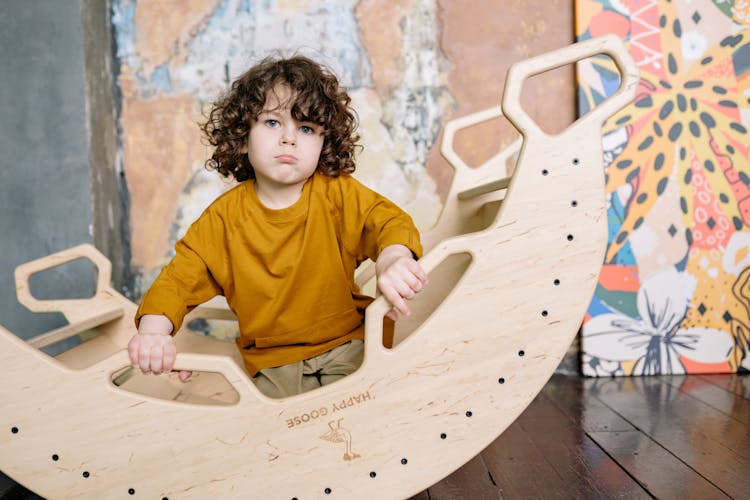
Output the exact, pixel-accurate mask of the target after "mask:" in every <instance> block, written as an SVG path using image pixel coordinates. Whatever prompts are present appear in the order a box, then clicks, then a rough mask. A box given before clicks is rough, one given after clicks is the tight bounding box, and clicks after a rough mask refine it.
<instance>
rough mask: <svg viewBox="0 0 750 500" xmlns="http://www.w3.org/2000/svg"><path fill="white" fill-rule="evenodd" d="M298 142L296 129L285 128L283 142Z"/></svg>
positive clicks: (282, 135)
mask: <svg viewBox="0 0 750 500" xmlns="http://www.w3.org/2000/svg"><path fill="white" fill-rule="evenodd" d="M296 142H297V136H296V135H295V133H294V129H289V128H285V129H284V131H283V132H282V133H281V143H282V144H291V145H294V144H296Z"/></svg>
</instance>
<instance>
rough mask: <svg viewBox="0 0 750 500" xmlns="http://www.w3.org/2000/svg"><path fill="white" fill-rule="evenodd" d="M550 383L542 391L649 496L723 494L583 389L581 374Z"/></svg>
mask: <svg viewBox="0 0 750 500" xmlns="http://www.w3.org/2000/svg"><path fill="white" fill-rule="evenodd" d="M551 382H552V383H550V384H547V386H545V388H544V389H543V391H542V392H543V394H544V395H545V396H546V397H548V398H550V400H552V402H553V403H555V405H556V406H557V407H558V408H559V409H560V410H561V411H562V412H563V413H565V414H566V415H567V416H568V418H569V419H571V421H572V422H579V423H580V424H581V426H582V427H583V429H584V430H585V431H586V432H587V434H588V435H589V436H590V437H591V438H592V439H593V440H594V441H595V442H596V443H597V444H598V445H599V446H600V447H601V448H602V450H604V451H605V452H606V453H607V455H609V456H610V457H612V458H613V459H614V460H615V461H617V463H618V464H619V465H620V467H622V468H624V469H625V470H626V471H627V472H628V473H629V474H630V475H631V476H632V477H633V478H634V479H635V480H636V481H638V483H639V484H641V485H643V486H644V487H645V488H646V490H648V492H649V493H651V494H652V495H655V496H656V497H657V498H666V497H671V496H680V495H677V494H676V493H677V492H680V491H692V492H694V493H696V495H695V496H696V497H697V498H721V497H724V496H725V495H724V494H723V493H722V492H721V491H720V490H718V489H717V488H716V487H715V486H713V485H712V484H711V483H710V482H708V481H707V480H706V479H705V478H703V476H701V475H700V474H698V473H697V472H695V471H694V470H693V469H691V468H690V467H688V466H686V465H685V464H684V463H683V462H682V461H680V460H679V459H677V458H676V457H675V456H674V455H672V454H671V453H670V452H669V451H668V450H666V449H664V448H663V447H662V446H660V445H659V444H658V443H656V442H654V441H653V440H652V439H650V438H649V437H648V436H647V435H645V434H644V433H642V432H641V431H640V430H638V429H636V428H635V427H633V425H632V424H630V423H629V422H628V421H627V420H625V419H624V418H622V417H621V416H620V415H618V414H617V413H615V412H614V411H613V410H612V409H611V408H609V407H608V406H606V405H605V404H603V403H602V402H601V401H599V400H598V399H597V398H596V397H595V396H593V395H592V394H591V393H589V392H588V391H585V390H584V389H583V385H584V384H583V379H581V378H580V377H559V376H557V375H556V376H554V377H553V380H552V381H551ZM716 389H717V390H719V391H721V389H718V388H716ZM724 392H725V391H724ZM725 393H726V392H725ZM727 394H728V393H727ZM698 493H700V494H698Z"/></svg>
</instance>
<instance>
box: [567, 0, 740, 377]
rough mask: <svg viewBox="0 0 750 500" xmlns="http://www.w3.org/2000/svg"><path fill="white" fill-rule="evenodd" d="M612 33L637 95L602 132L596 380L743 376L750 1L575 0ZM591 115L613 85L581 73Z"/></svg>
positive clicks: (590, 68) (589, 342)
mask: <svg viewBox="0 0 750 500" xmlns="http://www.w3.org/2000/svg"><path fill="white" fill-rule="evenodd" d="M576 15H577V27H576V29H577V35H578V38H579V40H584V39H587V38H590V37H595V36H598V35H601V34H604V33H615V34H617V35H618V36H620V37H621V38H622V39H623V40H624V41H625V42H626V44H627V45H628V48H629V51H630V53H631V55H632V56H633V58H634V60H635V61H636V64H637V65H638V68H639V70H640V82H639V86H638V91H637V96H636V98H635V100H634V102H633V103H631V105H629V106H628V107H627V108H625V109H623V110H622V111H620V112H619V113H618V114H616V115H615V116H613V117H612V118H611V119H610V120H608V121H607V123H606V124H605V126H604V129H603V134H604V139H603V141H604V142H603V145H604V149H605V156H604V163H605V169H606V179H607V181H606V192H607V208H608V221H609V244H608V248H607V252H606V257H605V262H604V263H603V267H602V271H601V275H600V278H599V283H598V286H597V290H596V293H595V296H594V298H593V299H592V301H591V304H590V306H589V310H588V313H587V315H586V319H585V321H584V326H583V336H582V357H583V372H584V374H586V375H591V376H611V375H651V374H673V373H701V372H703V373H706V372H738V371H748V369H750V354H749V353H748V349H749V348H750V338H749V337H750V335H749V332H750V326H749V325H750V132H749V131H748V129H750V2H747V1H746V0H734V1H732V0H713V1H712V0H692V1H689V2H678V1H668V0H651V1H648V0H578V1H577V3H576ZM578 84H579V110H580V113H581V114H585V113H586V112H587V111H589V110H590V109H592V108H594V107H596V106H597V105H598V104H599V103H600V102H602V101H603V100H604V99H606V97H607V96H609V95H611V94H612V93H613V92H614V91H616V89H617V88H618V85H619V80H618V73H617V70H616V67H615V66H614V63H613V62H612V61H611V59H609V58H608V57H595V58H590V59H587V60H585V61H583V62H581V63H579V65H578Z"/></svg>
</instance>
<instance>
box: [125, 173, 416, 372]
mask: <svg viewBox="0 0 750 500" xmlns="http://www.w3.org/2000/svg"><path fill="white" fill-rule="evenodd" d="M397 243H398V244H402V245H406V246H407V247H408V248H409V249H410V250H411V251H412V252H413V253H414V254H415V256H416V257H417V258H418V257H420V256H421V254H422V247H421V244H420V241H419V233H418V231H417V229H416V228H415V227H414V224H413V222H412V220H411V218H410V217H409V216H408V215H407V214H406V213H405V212H403V211H402V210H401V209H400V208H398V207H397V206H396V205H395V204H393V203H392V202H390V201H389V200H387V199H386V198H384V197H382V196H380V195H378V194H377V193H375V192H374V191H372V190H370V189H368V188H367V187H365V186H364V185H362V184H361V183H360V182H358V181H357V180H356V179H354V178H353V177H351V176H349V175H341V176H340V177H337V178H332V177H328V176H325V175H323V174H319V173H316V174H314V175H313V176H312V177H311V178H310V180H309V181H307V183H306V184H305V186H304V187H303V190H302V196H301V197H300V199H299V200H298V201H297V202H296V203H295V204H294V205H292V206H290V207H287V208H284V209H281V210H272V209H269V208H267V207H265V206H264V205H263V204H262V203H261V202H260V200H259V199H258V196H257V194H256V193H255V186H254V181H252V180H249V181H246V182H243V183H241V184H240V185H238V186H236V187H235V188H233V189H231V190H229V191H228V192H226V193H224V194H223V195H222V196H220V197H219V198H217V199H216V201H214V202H213V203H212V204H211V206H209V207H208V208H207V209H206V211H205V212H203V214H202V215H201V216H200V218H199V219H198V220H197V221H196V222H195V223H193V225H192V226H191V227H190V229H189V230H188V231H187V234H185V237H184V238H182V239H181V240H180V241H178V242H177V244H176V245H175V256H174V258H173V259H172V261H171V262H170V263H169V264H168V265H167V266H166V267H164V268H163V269H162V271H161V273H160V274H159V276H158V277H157V279H156V280H155V281H154V283H153V284H152V285H151V288H149V290H148V291H147V292H146V294H145V296H144V297H143V299H142V301H141V304H140V307H139V309H138V312H137V314H136V318H135V320H136V324H138V322H139V321H140V318H141V316H143V315H144V314H163V315H165V316H167V317H168V318H169V319H170V320H171V321H172V324H173V325H174V329H173V332H176V331H177V330H178V329H179V328H180V326H181V325H182V320H183V317H184V316H185V314H187V313H188V312H189V311H190V310H191V309H192V308H194V307H195V306H197V305H199V304H201V303H203V302H205V301H207V300H209V299H211V298H212V297H214V296H216V295H224V296H225V297H226V299H227V302H228V303H229V307H230V308H231V309H232V311H233V312H234V313H235V314H236V315H237V319H238V321H239V329H240V335H239V337H238V338H237V346H238V347H239V349H240V351H241V353H242V356H243V359H244V361H245V367H246V369H247V371H248V373H249V374H250V375H251V376H253V375H255V374H256V373H257V372H258V371H259V370H262V369H264V368H270V367H274V366H281V365H285V364H289V363H293V362H296V361H300V360H303V359H308V358H311V357H313V356H317V355H319V354H322V353H324V352H326V351H329V350H331V349H333V348H334V347H336V346H338V345H341V344H343V343H345V342H348V341H349V340H351V339H355V338H358V339H362V338H364V325H363V318H364V309H365V308H366V307H367V305H368V304H369V303H370V302H371V301H372V298H371V297H368V296H365V295H362V294H361V293H360V291H359V289H358V287H357V285H355V284H354V270H355V268H356V267H357V266H358V265H359V264H360V263H361V262H362V261H364V260H365V259H366V258H370V259H372V260H373V261H374V260H376V259H377V257H378V255H379V254H380V251H381V250H382V249H383V248H384V247H386V246H388V245H392V244H397Z"/></svg>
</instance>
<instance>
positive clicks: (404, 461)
mask: <svg viewBox="0 0 750 500" xmlns="http://www.w3.org/2000/svg"><path fill="white" fill-rule="evenodd" d="M407 463H409V461H408V460H407V459H405V458H402V459H401V465H406V464H407Z"/></svg>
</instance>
